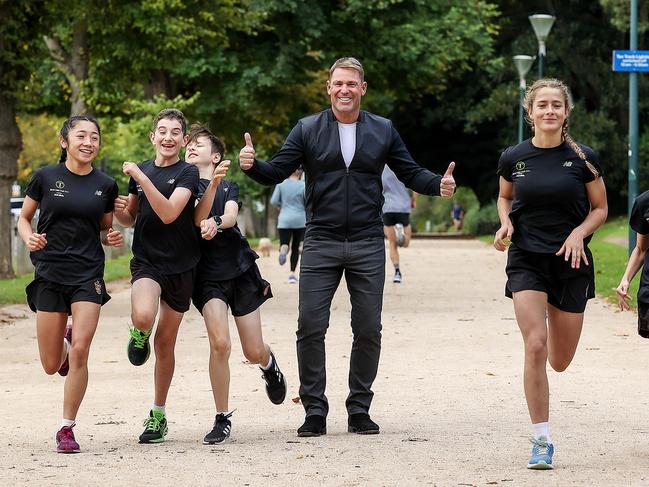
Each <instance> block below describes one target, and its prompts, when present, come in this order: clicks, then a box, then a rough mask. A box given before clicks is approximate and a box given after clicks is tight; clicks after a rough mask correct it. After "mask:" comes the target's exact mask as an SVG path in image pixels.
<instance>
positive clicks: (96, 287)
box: [95, 280, 101, 294]
mask: <svg viewBox="0 0 649 487" xmlns="http://www.w3.org/2000/svg"><path fill="white" fill-rule="evenodd" d="M95 292H96V293H97V294H101V281H99V280H96V281H95Z"/></svg>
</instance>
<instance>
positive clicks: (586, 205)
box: [498, 139, 601, 253]
mask: <svg viewBox="0 0 649 487" xmlns="http://www.w3.org/2000/svg"><path fill="white" fill-rule="evenodd" d="M579 147H581V149H582V151H583V152H584V154H586V158H587V160H588V162H590V163H591V164H592V165H593V166H594V167H595V168H596V169H597V170H598V171H599V172H600V174H601V169H600V165H599V157H598V156H597V154H596V153H595V152H594V151H593V150H592V149H591V148H590V147H587V146H585V145H581V144H579ZM498 174H499V175H500V176H502V177H503V178H505V180H507V181H509V182H510V183H513V185H514V201H513V203H512V211H511V213H510V214H509V217H510V219H511V221H512V224H513V225H514V234H513V235H512V242H513V243H514V244H516V245H517V246H518V247H520V248H522V249H524V250H527V251H529V252H539V253H556V252H557V251H558V250H559V249H560V248H561V246H562V245H563V243H564V241H565V240H566V238H568V235H570V232H572V231H573V230H574V229H575V228H576V227H578V226H579V225H581V224H582V223H583V221H584V220H585V219H586V216H587V215H588V213H589V212H590V202H589V201H588V193H587V192H586V186H585V184H586V183H589V182H591V181H594V180H595V175H594V174H593V172H592V171H591V170H590V169H589V168H588V166H587V165H586V163H585V162H584V161H583V160H581V159H580V158H579V156H578V155H577V154H576V153H575V151H573V150H572V149H571V148H570V146H569V145H568V144H566V143H565V142H564V143H562V144H561V145H559V146H557V147H553V148H550V149H544V148H540V147H535V146H534V145H532V141H531V139H528V140H525V141H523V142H521V143H520V144H518V145H515V146H512V147H508V148H507V149H506V150H505V151H504V152H503V153H502V155H501V156H500V161H499V162H498ZM590 239H591V236H590V235H589V236H588V237H586V238H585V239H584V245H586V244H588V242H590Z"/></svg>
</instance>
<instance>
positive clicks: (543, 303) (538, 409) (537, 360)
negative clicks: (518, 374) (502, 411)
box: [514, 291, 550, 424]
mask: <svg viewBox="0 0 649 487" xmlns="http://www.w3.org/2000/svg"><path fill="white" fill-rule="evenodd" d="M546 307H547V295H546V294H545V293H543V292H540V291H520V292H517V293H514V311H515V313H516V320H517V321H518V327H519V328H520V330H521V334H522V336H523V342H524V344H525V369H524V379H523V382H524V387H525V399H526V400H527V408H528V410H529V413H530V419H531V420H532V423H533V424H535V423H542V422H546V421H548V418H549V414H550V391H549V386H548V374H547V371H546V362H547V357H548V345H547V342H548V331H547V326H546V324H545V311H546Z"/></svg>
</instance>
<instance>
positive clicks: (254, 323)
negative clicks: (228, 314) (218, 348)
mask: <svg viewBox="0 0 649 487" xmlns="http://www.w3.org/2000/svg"><path fill="white" fill-rule="evenodd" d="M234 321H235V323H236V324H237V331H238V332H239V338H240V339H241V347H242V348H243V354H244V355H245V356H246V358H247V359H248V360H249V361H250V363H253V364H258V365H261V366H262V367H265V366H266V364H267V363H268V361H269V360H270V347H269V346H268V345H266V344H265V343H264V338H263V336H262V332H261V313H260V311H259V308H258V309H256V310H255V311H253V312H252V313H248V314H247V315H244V316H236V317H235V318H234Z"/></svg>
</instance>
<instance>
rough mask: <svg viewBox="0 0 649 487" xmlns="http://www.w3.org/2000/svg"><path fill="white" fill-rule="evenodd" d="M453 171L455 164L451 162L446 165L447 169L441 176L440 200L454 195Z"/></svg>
mask: <svg viewBox="0 0 649 487" xmlns="http://www.w3.org/2000/svg"><path fill="white" fill-rule="evenodd" d="M453 169H455V163H454V162H451V163H450V164H449V165H448V169H447V170H446V172H445V173H444V175H443V176H442V180H441V181H440V183H439V195H440V196H441V197H442V198H450V197H451V196H453V193H455V178H454V177H453Z"/></svg>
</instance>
